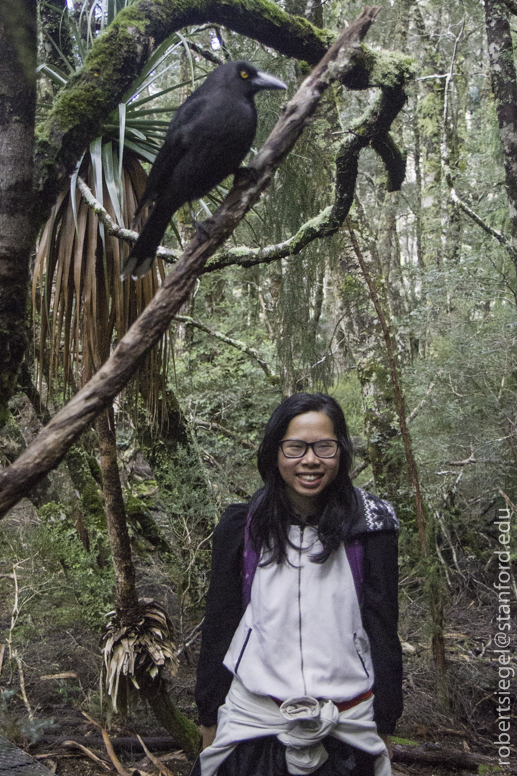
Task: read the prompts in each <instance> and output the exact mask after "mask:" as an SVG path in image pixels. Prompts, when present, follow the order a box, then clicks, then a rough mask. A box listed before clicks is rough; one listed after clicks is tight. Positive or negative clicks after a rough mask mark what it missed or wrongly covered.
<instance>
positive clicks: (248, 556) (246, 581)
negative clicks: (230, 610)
mask: <svg viewBox="0 0 517 776" xmlns="http://www.w3.org/2000/svg"><path fill="white" fill-rule="evenodd" d="M250 520H251V514H250V513H249V512H248V517H247V518H246V528H245V529H244V554H243V558H242V602H243V605H244V609H246V607H247V606H248V604H249V602H250V598H251V585H252V584H253V577H254V576H255V571H256V570H257V566H258V560H259V559H258V555H257V553H256V551H255V549H254V547H253V544H252V541H251V538H250Z"/></svg>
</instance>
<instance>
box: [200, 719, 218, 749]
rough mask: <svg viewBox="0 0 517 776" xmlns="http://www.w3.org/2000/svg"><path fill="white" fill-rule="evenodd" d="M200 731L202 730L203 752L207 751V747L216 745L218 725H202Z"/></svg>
mask: <svg viewBox="0 0 517 776" xmlns="http://www.w3.org/2000/svg"><path fill="white" fill-rule="evenodd" d="M199 729H200V730H201V737H202V739H203V743H202V747H201V749H202V750H203V749H206V748H207V746H211V745H212V744H213V743H214V739H215V734H216V733H217V725H211V726H210V727H205V726H204V725H200V726H199Z"/></svg>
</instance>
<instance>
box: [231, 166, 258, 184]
mask: <svg viewBox="0 0 517 776" xmlns="http://www.w3.org/2000/svg"><path fill="white" fill-rule="evenodd" d="M257 181H258V172H257V170H256V169H255V168H254V167H239V169H238V170H237V172H236V173H235V177H234V179H233V185H234V186H235V185H243V184H245V183H256V182H257Z"/></svg>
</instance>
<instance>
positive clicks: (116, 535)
mask: <svg viewBox="0 0 517 776" xmlns="http://www.w3.org/2000/svg"><path fill="white" fill-rule="evenodd" d="M97 429H98V432H99V446H100V453H101V471H102V484H103V490H104V496H105V500H106V501H105V510H106V520H107V523H108V539H109V543H110V549H111V559H112V563H113V570H114V572H115V606H116V608H117V614H118V616H119V618H120V620H121V621H122V623H124V624H125V623H127V622H128V621H129V622H131V621H132V620H133V619H136V618H137V617H138V615H139V606H138V596H137V593H136V581H135V567H134V565H133V560H132V557H131V542H130V540H129V531H128V530H127V523H126V510H125V507H124V499H123V497H122V486H121V484H120V475H119V470H118V463H117V444H116V440H115V417H114V413H113V407H112V406H110V407H108V408H107V409H106V410H105V411H104V412H101V414H100V415H99V417H98V418H97Z"/></svg>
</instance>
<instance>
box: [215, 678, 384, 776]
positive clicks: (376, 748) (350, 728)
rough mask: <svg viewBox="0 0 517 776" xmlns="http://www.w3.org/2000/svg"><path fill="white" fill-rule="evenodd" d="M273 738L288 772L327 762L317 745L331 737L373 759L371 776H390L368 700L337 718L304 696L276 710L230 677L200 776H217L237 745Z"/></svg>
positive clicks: (324, 704) (328, 704)
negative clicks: (373, 765)
mask: <svg viewBox="0 0 517 776" xmlns="http://www.w3.org/2000/svg"><path fill="white" fill-rule="evenodd" d="M272 735H273V736H276V737H277V738H278V740H279V741H280V742H281V743H282V744H284V745H285V747H286V752H285V757H286V764H287V770H288V772H289V773H290V774H293V776H294V775H296V774H298V775H299V776H302V775H303V774H311V773H313V772H314V771H315V770H316V769H317V768H319V767H320V766H321V765H323V763H324V762H325V761H326V760H327V759H328V753H327V751H326V750H325V747H324V745H323V744H322V741H323V739H324V738H326V737H327V736H329V735H330V736H333V737H334V738H337V739H338V740H339V741H343V743H346V744H349V745H350V746H353V747H355V748H356V749H361V750H362V751H363V752H367V753H368V754H371V755H377V758H376V761H375V776H391V764H390V761H389V758H388V755H387V752H386V747H385V745H384V742H383V740H382V739H381V738H380V736H379V735H378V733H377V727H376V725H375V722H374V721H373V697H372V698H368V700H365V701H362V702H361V703H358V704H357V706H353V707H352V708H351V709H346V710H345V711H342V712H341V713H340V712H339V711H338V709H337V707H336V706H335V704H334V703H332V701H318V700H316V698H310V697H307V696H304V697H303V698H292V699H290V700H287V701H285V702H284V703H282V705H281V706H280V707H278V706H277V704H276V703H275V701H274V700H273V699H272V698H270V697H269V696H267V695H256V694H255V693H251V692H249V691H248V690H246V688H245V687H244V685H243V684H242V682H241V681H240V680H239V679H238V678H237V677H234V679H233V682H232V686H231V687H230V691H229V693H228V695H227V697H226V702H225V704H224V706H221V707H220V709H219V714H218V722H217V736H216V738H215V741H214V743H213V744H212V746H209V747H207V749H205V750H204V751H203V752H201V754H200V765H201V774H202V776H216V774H217V770H218V768H219V766H220V765H221V764H222V763H223V762H224V760H226V758H227V757H228V756H229V755H230V753H231V752H232V751H233V749H235V747H236V746H237V744H239V743H240V742H242V741H249V740H250V739H254V738H261V737H264V736H272Z"/></svg>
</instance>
